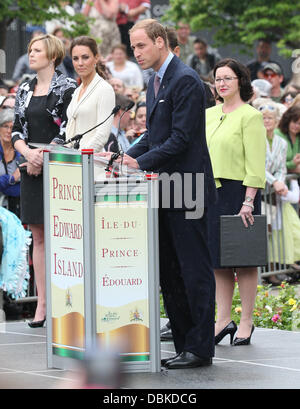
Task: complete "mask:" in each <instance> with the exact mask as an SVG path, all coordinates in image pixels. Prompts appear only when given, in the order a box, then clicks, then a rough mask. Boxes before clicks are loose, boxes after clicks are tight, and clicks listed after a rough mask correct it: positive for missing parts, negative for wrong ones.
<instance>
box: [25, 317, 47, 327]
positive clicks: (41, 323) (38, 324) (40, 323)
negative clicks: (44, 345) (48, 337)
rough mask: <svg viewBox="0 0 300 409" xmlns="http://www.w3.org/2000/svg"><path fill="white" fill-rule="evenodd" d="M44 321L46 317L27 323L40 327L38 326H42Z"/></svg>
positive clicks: (30, 325)
mask: <svg viewBox="0 0 300 409" xmlns="http://www.w3.org/2000/svg"><path fill="white" fill-rule="evenodd" d="M45 322H46V318H44V319H43V320H41V321H31V322H28V325H29V327H30V328H40V327H43V326H44V324H45Z"/></svg>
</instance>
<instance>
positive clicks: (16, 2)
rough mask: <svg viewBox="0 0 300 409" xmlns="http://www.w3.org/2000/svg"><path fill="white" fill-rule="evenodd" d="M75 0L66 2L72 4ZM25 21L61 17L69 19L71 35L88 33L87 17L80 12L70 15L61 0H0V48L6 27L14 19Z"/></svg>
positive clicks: (32, 22) (3, 41)
mask: <svg viewBox="0 0 300 409" xmlns="http://www.w3.org/2000/svg"><path fill="white" fill-rule="evenodd" d="M74 2H75V0H71V1H69V2H68V3H69V4H70V5H72V4H73V3H74ZM50 6H51V8H50ZM15 19H20V20H23V21H25V22H26V23H29V22H30V23H31V24H37V25H38V24H43V23H44V22H45V21H47V20H52V19H60V20H61V19H62V20H65V21H70V22H71V26H72V31H71V32H72V35H73V36H77V35H84V34H88V33H89V28H88V19H87V18H86V17H85V16H83V15H82V14H80V13H77V14H75V15H74V16H70V15H69V14H68V13H67V12H66V11H65V9H64V2H63V1H61V0H51V2H49V0H1V2H0V49H4V48H5V43H6V31H7V27H8V26H9V25H10V24H11V23H12V22H13V21H14V20H15Z"/></svg>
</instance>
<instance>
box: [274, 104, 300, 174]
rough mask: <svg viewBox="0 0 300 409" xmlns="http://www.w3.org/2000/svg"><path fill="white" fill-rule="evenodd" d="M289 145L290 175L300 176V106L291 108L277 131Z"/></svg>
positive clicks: (288, 165)
mask: <svg viewBox="0 0 300 409" xmlns="http://www.w3.org/2000/svg"><path fill="white" fill-rule="evenodd" d="M275 133H277V134H278V135H279V136H281V137H282V138H283V139H285V140H286V141H287V143H288V149H287V156H286V167H287V169H288V172H290V173H298V174H300V105H294V106H292V107H290V108H289V109H288V110H287V111H286V112H285V113H284V114H283V115H282V118H281V120H280V122H279V125H278V128H277V129H276V130H275Z"/></svg>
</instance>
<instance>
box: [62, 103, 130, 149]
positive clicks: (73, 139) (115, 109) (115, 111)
mask: <svg viewBox="0 0 300 409" xmlns="http://www.w3.org/2000/svg"><path fill="white" fill-rule="evenodd" d="M120 109H121V106H120V105H116V106H115V107H114V109H113V110H112V111H111V113H110V114H109V116H108V117H107V118H106V119H104V121H102V122H100V124H97V125H95V126H93V128H91V129H88V130H87V131H85V132H84V133H82V134H78V135H75V136H73V137H72V138H70V139H68V140H67V141H65V142H64V143H63V145H67V144H68V143H70V142H73V141H79V140H80V139H81V138H82V137H83V135H85V134H86V133H88V132H91V131H93V130H94V129H95V128H97V127H98V126H100V125H103V124H104V122H106V121H107V120H108V119H109V118H110V117H111V116H112V115H115V114H116V113H117V112H118V111H119V110H120ZM129 109H130V108H129ZM78 147H79V146H78Z"/></svg>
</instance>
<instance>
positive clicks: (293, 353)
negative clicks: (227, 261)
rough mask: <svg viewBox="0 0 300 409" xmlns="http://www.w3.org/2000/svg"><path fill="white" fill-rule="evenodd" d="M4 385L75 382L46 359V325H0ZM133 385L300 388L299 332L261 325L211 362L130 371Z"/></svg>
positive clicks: (127, 384)
mask: <svg viewBox="0 0 300 409" xmlns="http://www.w3.org/2000/svg"><path fill="white" fill-rule="evenodd" d="M1 330H2V332H0V388H1V389H4V388H21V389H32V388H33V389H56V388H59V387H66V388H69V387H70V388H71V387H74V386H75V384H76V381H75V380H76V374H75V373H73V372H70V371H65V370H57V369H49V368H47V362H46V328H38V329H31V328H29V327H28V325H27V323H26V322H11V323H6V324H5V327H4V326H3V327H2V328H0V331H1ZM161 351H162V357H168V356H171V355H173V351H174V347H173V343H171V342H163V343H162V344H161ZM122 387H123V388H129V389H144V388H146V389H150V390H151V389H242V388H244V389H245V388H246V389H267V388H268V389H298V388H300V332H290V331H279V330H273V329H260V328H256V329H255V331H254V334H253V336H252V344H251V345H250V346H246V347H245V346H244V347H232V346H230V345H229V337H226V338H225V339H224V340H223V341H222V342H221V343H220V344H219V345H218V346H217V347H216V356H215V358H214V361H213V365H212V366H211V367H206V368H196V369H189V370H173V371H167V370H163V371H162V372H161V373H157V374H151V373H135V374H128V375H126V378H125V381H124V382H123V385H122Z"/></svg>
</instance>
